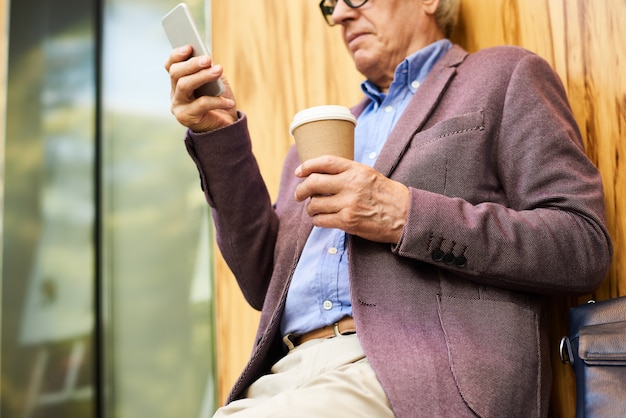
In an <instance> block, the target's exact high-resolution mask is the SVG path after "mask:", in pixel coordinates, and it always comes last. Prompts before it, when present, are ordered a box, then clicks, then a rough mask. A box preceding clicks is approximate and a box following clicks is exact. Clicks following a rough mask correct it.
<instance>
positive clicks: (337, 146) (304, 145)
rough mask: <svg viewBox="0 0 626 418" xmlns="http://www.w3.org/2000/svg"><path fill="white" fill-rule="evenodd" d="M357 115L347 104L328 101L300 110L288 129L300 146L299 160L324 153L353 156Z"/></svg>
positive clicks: (351, 158)
mask: <svg viewBox="0 0 626 418" xmlns="http://www.w3.org/2000/svg"><path fill="white" fill-rule="evenodd" d="M355 126H356V118H355V117H354V115H353V114H352V113H351V112H350V109H348V108H347V107H344V106H337V105H325V106H315V107H310V108H308V109H304V110H301V111H300V112H298V113H296V114H295V116H294V117H293V121H292V122H291V125H289V132H290V133H291V135H293V137H294V139H295V141H296V147H297V148H298V155H299V156H300V161H302V162H304V161H306V160H310V159H311V158H315V157H320V156H322V155H336V156H338V157H343V158H347V159H350V160H353V159H354V127H355Z"/></svg>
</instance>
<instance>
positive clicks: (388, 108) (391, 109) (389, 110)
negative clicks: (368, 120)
mask: <svg viewBox="0 0 626 418" xmlns="http://www.w3.org/2000/svg"><path fill="white" fill-rule="evenodd" d="M385 112H387V113H391V112H393V106H387V107H385Z"/></svg>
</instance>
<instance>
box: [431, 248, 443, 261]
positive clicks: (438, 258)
mask: <svg viewBox="0 0 626 418" xmlns="http://www.w3.org/2000/svg"><path fill="white" fill-rule="evenodd" d="M445 255H446V253H444V252H443V251H441V250H440V249H436V250H434V251H433V252H432V257H433V260H435V261H441V260H443V257H445Z"/></svg>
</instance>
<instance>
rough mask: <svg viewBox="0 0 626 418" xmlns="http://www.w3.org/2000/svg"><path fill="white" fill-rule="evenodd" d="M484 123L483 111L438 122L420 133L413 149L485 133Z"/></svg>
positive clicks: (412, 142)
mask: <svg viewBox="0 0 626 418" xmlns="http://www.w3.org/2000/svg"><path fill="white" fill-rule="evenodd" d="M484 123H485V121H484V117H483V112H482V110H480V111H477V112H471V113H465V114H463V115H459V116H455V117H453V118H450V119H446V120H443V121H440V122H437V123H436V124H434V125H433V126H431V127H429V128H427V129H425V130H423V131H420V132H418V133H417V134H416V135H415V137H414V138H413V140H412V141H411V148H414V147H424V146H428V145H432V144H433V143H436V142H439V141H441V140H444V139H452V138H454V137H461V136H463V135H467V134H472V133H475V132H481V131H484V130H485V125H484Z"/></svg>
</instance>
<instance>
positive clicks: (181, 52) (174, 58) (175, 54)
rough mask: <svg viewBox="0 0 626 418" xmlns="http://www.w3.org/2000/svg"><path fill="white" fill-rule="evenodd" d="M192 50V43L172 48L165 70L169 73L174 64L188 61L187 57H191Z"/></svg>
mask: <svg viewBox="0 0 626 418" xmlns="http://www.w3.org/2000/svg"><path fill="white" fill-rule="evenodd" d="M192 51H193V50H192V48H191V46H190V45H185V46H181V47H180V48H176V49H174V50H172V52H171V53H170V55H169V56H168V57H167V60H166V61H165V65H164V67H165V71H167V72H168V73H169V72H170V68H171V67H172V64H175V63H178V62H182V61H186V60H187V59H189V57H190V56H191V52H192Z"/></svg>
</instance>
